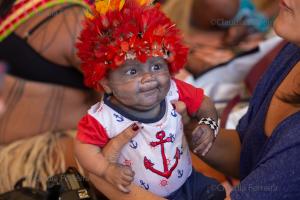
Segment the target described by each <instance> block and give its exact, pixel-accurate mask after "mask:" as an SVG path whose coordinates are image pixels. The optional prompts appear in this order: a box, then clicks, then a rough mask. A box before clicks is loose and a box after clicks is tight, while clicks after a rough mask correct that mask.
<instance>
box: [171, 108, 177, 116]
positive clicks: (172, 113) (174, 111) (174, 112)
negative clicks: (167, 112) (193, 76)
mask: <svg viewBox="0 0 300 200" xmlns="http://www.w3.org/2000/svg"><path fill="white" fill-rule="evenodd" d="M171 115H172V116H173V117H177V113H176V110H175V109H173V110H172V111H171Z"/></svg>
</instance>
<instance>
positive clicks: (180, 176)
mask: <svg viewBox="0 0 300 200" xmlns="http://www.w3.org/2000/svg"><path fill="white" fill-rule="evenodd" d="M177 173H178V178H182V176H183V170H180V169H177Z"/></svg>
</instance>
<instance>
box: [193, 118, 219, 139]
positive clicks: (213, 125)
mask: <svg viewBox="0 0 300 200" xmlns="http://www.w3.org/2000/svg"><path fill="white" fill-rule="evenodd" d="M198 124H205V125H207V126H208V127H209V128H210V129H211V130H212V131H213V133H214V137H215V138H216V137H217V135H218V128H219V126H218V124H217V122H215V120H213V119H212V118H210V117H208V118H201V119H200V121H199V123H198Z"/></svg>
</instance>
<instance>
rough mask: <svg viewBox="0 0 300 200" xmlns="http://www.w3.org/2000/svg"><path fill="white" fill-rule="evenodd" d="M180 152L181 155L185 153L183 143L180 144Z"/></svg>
mask: <svg viewBox="0 0 300 200" xmlns="http://www.w3.org/2000/svg"><path fill="white" fill-rule="evenodd" d="M179 153H180V155H182V154H183V146H182V145H181V146H180V149H179Z"/></svg>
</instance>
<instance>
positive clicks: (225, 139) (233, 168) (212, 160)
mask: <svg viewBox="0 0 300 200" xmlns="http://www.w3.org/2000/svg"><path fill="white" fill-rule="evenodd" d="M240 152H241V143H240V139H239V136H238V133H237V132H236V131H235V130H226V129H221V130H220V132H219V134H218V136H217V138H216V140H215V142H214V144H213V146H212V148H211V149H210V151H209V152H208V153H207V154H206V156H205V157H203V156H201V153H199V155H198V156H199V157H200V158H201V159H202V160H203V161H205V162H206V163H207V164H209V165H211V166H212V167H214V168H216V169H217V170H219V171H221V172H223V173H224V174H226V175H229V176H233V177H235V178H238V177H239V166H240Z"/></svg>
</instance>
